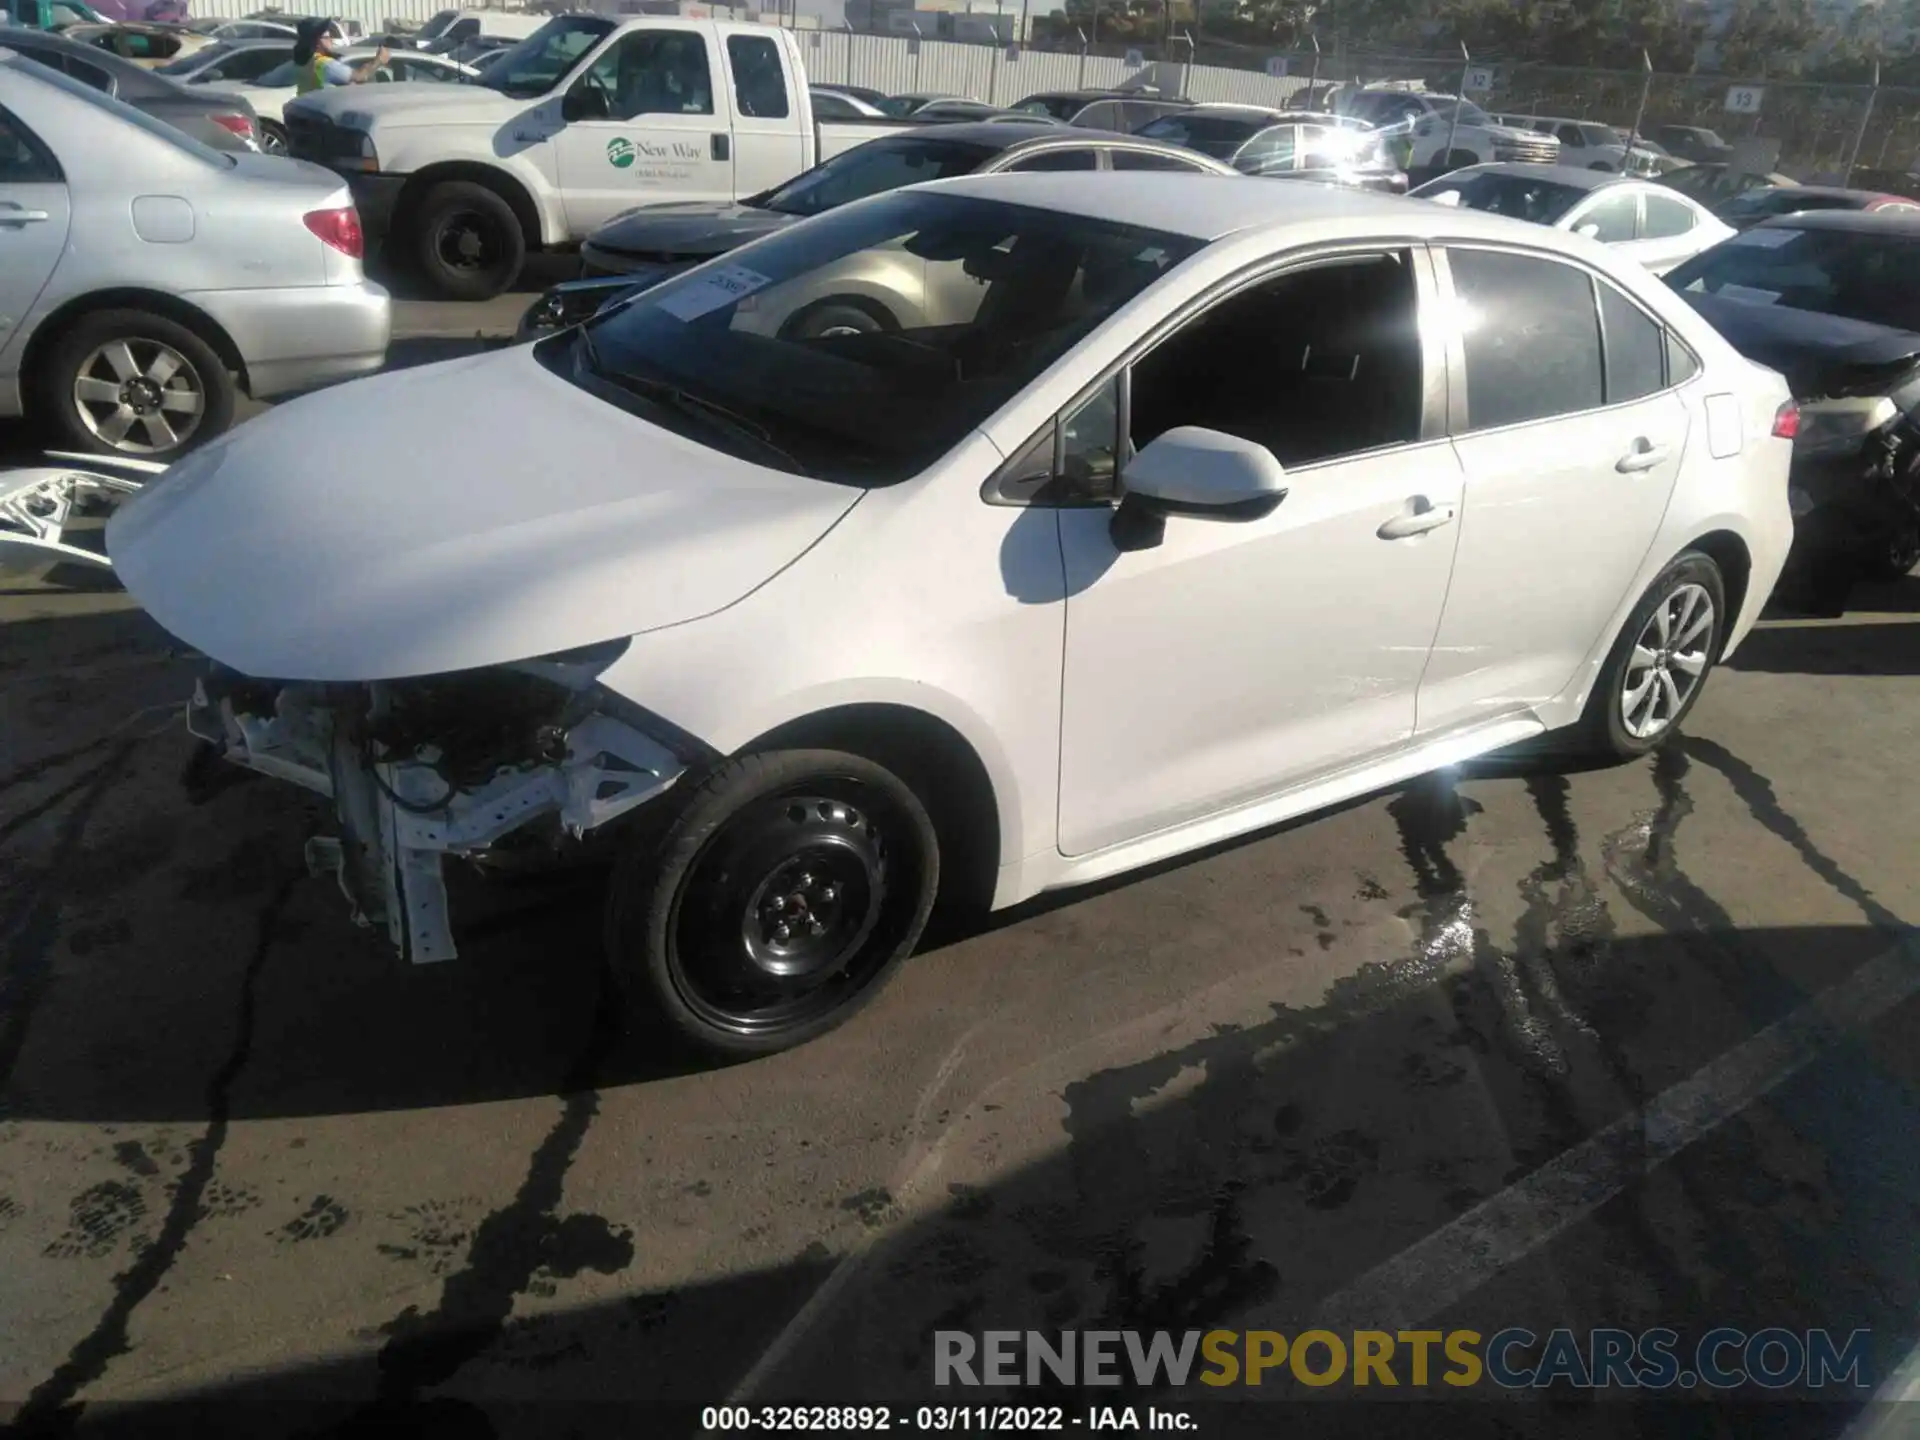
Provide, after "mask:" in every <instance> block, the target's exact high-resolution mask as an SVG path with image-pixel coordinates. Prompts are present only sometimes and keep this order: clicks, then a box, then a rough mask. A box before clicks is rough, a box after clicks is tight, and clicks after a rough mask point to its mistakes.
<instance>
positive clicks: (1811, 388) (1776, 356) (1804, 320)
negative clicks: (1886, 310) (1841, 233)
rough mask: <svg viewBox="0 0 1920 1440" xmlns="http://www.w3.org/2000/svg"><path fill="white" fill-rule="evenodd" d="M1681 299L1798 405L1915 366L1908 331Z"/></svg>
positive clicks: (1780, 309) (1713, 299)
mask: <svg viewBox="0 0 1920 1440" xmlns="http://www.w3.org/2000/svg"><path fill="white" fill-rule="evenodd" d="M1680 295H1681V298H1682V299H1684V300H1685V301H1686V302H1687V303H1688V304H1689V305H1691V306H1693V308H1694V309H1695V310H1697V311H1698V312H1699V313H1700V317H1701V318H1702V319H1703V320H1705V321H1706V322H1707V323H1708V324H1709V325H1711V326H1713V328H1714V329H1716V330H1718V331H1719V332H1720V333H1721V335H1723V336H1724V337H1725V338H1726V340H1727V343H1728V344H1730V345H1732V346H1733V348H1734V349H1736V350H1738V351H1739V352H1740V353H1741V354H1742V355H1744V356H1746V357H1747V359H1749V360H1751V361H1753V362H1754V363H1755V364H1759V365H1764V366H1766V367H1767V368H1768V369H1769V370H1778V371H1779V372H1780V373H1781V374H1782V375H1784V376H1786V377H1787V384H1788V385H1789V386H1790V387H1792V390H1793V393H1794V395H1795V396H1797V397H1798V398H1800V399H1802V400H1805V399H1810V398H1813V397H1815V396H1818V395H1822V394H1827V393H1831V392H1832V391H1834V390H1835V389H1836V388H1846V387H1850V386H1851V384H1853V383H1854V382H1855V381H1857V380H1858V378H1859V377H1860V376H1861V375H1862V373H1863V372H1870V371H1876V370H1885V369H1891V368H1893V367H1896V366H1904V365H1908V364H1911V363H1913V362H1914V361H1916V360H1920V335H1916V334H1913V333H1912V332H1910V331H1906V330H1897V329H1894V328H1892V327H1890V326H1886V325H1875V324H1872V323H1870V322H1868V321H1865V320H1848V319H1843V318H1842V317H1840V316H1837V315H1820V314H1816V313H1815V312H1814V311H1811V310H1794V309H1790V308H1788V307H1787V306H1785V305H1763V304H1758V303H1755V302H1752V301H1746V300H1728V299H1724V298H1722V297H1721V296H1717V295H1695V294H1689V293H1688V292H1686V291H1684V290H1683V291H1681V292H1680Z"/></svg>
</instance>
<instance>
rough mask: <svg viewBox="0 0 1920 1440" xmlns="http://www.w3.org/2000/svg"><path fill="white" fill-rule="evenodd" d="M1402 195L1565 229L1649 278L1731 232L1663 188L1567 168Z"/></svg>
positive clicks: (1462, 175)
mask: <svg viewBox="0 0 1920 1440" xmlns="http://www.w3.org/2000/svg"><path fill="white" fill-rule="evenodd" d="M1408 193H1409V194H1410V195H1411V196H1413V197H1414V198H1416V199H1421V200H1436V201H1438V202H1439V203H1441V204H1442V205H1455V206H1460V207H1464V208H1465V209H1469V210H1484V211H1486V212H1487V213H1489V214H1492V215H1510V216H1512V217H1513V218H1514V219H1516V220H1530V221H1532V222H1533V223H1534V224H1536V225H1551V226H1553V227H1554V228H1555V229H1559V230H1571V231H1573V232H1574V233H1576V234H1579V235H1584V236H1586V237H1587V238H1589V239H1591V240H1598V241H1600V242H1601V243H1602V244H1604V245H1611V246H1614V247H1615V248H1617V249H1618V250H1619V251H1620V253H1621V254H1623V255H1626V256H1629V257H1630V258H1632V259H1634V260H1636V261H1638V262H1639V263H1640V264H1642V265H1644V266H1646V267H1647V269H1649V270H1651V271H1652V272H1653V273H1654V274H1655V275H1664V274H1666V272H1667V271H1669V270H1671V269H1672V268H1673V267H1674V266H1676V265H1678V264H1679V263H1680V262H1681V261H1683V260H1691V259H1692V258H1693V257H1694V256H1696V255H1698V254H1700V253H1701V252H1702V251H1704V250H1711V249H1712V248H1713V247H1714V246H1715V245H1718V244H1719V243H1720V242H1721V241H1722V240H1725V239H1726V238H1727V237H1728V236H1729V235H1731V234H1733V233H1734V231H1733V227H1732V226H1731V225H1729V224H1727V223H1726V222H1725V221H1724V220H1721V219H1720V218H1718V217H1717V216H1715V215H1714V214H1713V212H1712V211H1710V210H1708V209H1707V208H1706V207H1705V206H1703V205H1701V204H1699V203H1698V202H1697V201H1695V200H1692V199H1689V198H1688V197H1687V196H1685V195H1682V194H1680V193H1679V192H1678V191H1676V190H1672V189H1669V188H1668V187H1667V186H1665V185H1658V184H1655V183H1654V182H1652V181H1650V180H1633V179H1627V178H1625V177H1623V176H1619V175H1612V174H1608V173H1606V172H1604V171H1600V170H1587V169H1582V168H1580V167H1579V166H1573V165H1469V166H1467V167H1466V168H1465V169H1463V170H1455V171H1453V172H1452V173H1451V174H1447V175H1442V176H1441V177H1440V178H1439V179H1438V180H1429V181H1428V182H1427V183H1426V184H1424V185H1422V186H1419V187H1418V188H1417V189H1414V190H1411V191H1409V192H1408Z"/></svg>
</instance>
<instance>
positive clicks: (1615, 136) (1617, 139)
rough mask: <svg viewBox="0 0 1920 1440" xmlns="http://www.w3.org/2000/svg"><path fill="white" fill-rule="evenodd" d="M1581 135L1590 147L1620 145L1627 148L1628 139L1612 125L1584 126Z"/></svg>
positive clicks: (1581, 128)
mask: <svg viewBox="0 0 1920 1440" xmlns="http://www.w3.org/2000/svg"><path fill="white" fill-rule="evenodd" d="M1580 133H1581V135H1583V136H1584V137H1585V138H1586V142H1587V144H1589V145H1618V146H1621V147H1623V148H1624V147H1625V145H1626V143H1627V137H1626V136H1624V135H1622V134H1621V133H1620V132H1619V131H1618V130H1616V129H1614V128H1613V127H1612V126H1611V125H1582V126H1581V127H1580Z"/></svg>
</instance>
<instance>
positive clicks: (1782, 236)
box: [1727, 230, 1806, 250]
mask: <svg viewBox="0 0 1920 1440" xmlns="http://www.w3.org/2000/svg"><path fill="white" fill-rule="evenodd" d="M1805 233H1806V232H1805V231H1803V230H1742V231H1741V232H1740V233H1739V234H1738V235H1735V236H1734V237H1733V238H1732V239H1731V240H1729V241H1728V242H1727V243H1728V244H1729V245H1758V246H1759V247H1760V248H1761V249H1762V250H1778V249H1779V248H1780V247H1781V246H1782V245H1791V244H1792V243H1793V242H1794V241H1796V240H1798V239H1799V238H1800V237H1801V236H1802V235H1803V234H1805Z"/></svg>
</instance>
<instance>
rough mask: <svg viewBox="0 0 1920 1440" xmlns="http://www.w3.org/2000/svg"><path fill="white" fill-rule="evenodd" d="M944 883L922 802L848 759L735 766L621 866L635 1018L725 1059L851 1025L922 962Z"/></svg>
mask: <svg viewBox="0 0 1920 1440" xmlns="http://www.w3.org/2000/svg"><path fill="white" fill-rule="evenodd" d="M939 885H940V847H939V842H938V840H937V838H936V836H935V832H934V827H933V822H932V820H931V818H930V817H929V816H928V814H927V809H926V806H925V805H924V804H922V803H921V801H920V798H919V797H918V796H917V795H915V794H914V792H913V791H912V790H911V789H910V788H909V787H908V786H907V784H906V783H905V782H904V781H902V780H901V779H900V778H899V777H898V776H897V775H895V774H894V773H893V772H892V771H891V770H888V769H886V768H885V767H883V766H881V765H878V764H875V763H874V762H873V761H871V760H868V759H865V758H864V757H862V756H858V755H851V754H847V753H845V752H842V751H836V750H770V751H766V752H763V753H758V754H749V755H740V756H735V757H734V758H733V759H730V760H727V761H724V762H723V763H721V764H720V765H719V766H718V767H716V768H715V769H714V770H713V771H712V772H711V773H709V774H708V775H707V776H706V778H705V779H703V780H701V781H700V782H699V783H698V784H697V785H696V786H695V788H694V789H693V791H692V793H690V794H689V795H687V796H686V797H685V799H684V800H683V801H682V803H681V806H680V809H679V812H678V814H677V815H676V816H675V817H674V819H673V821H672V824H671V826H670V827H669V828H668V829H667V831H666V834H665V836H664V837H663V838H662V839H660V840H659V841H658V843H657V844H651V843H645V842H641V843H636V844H635V845H634V846H633V847H631V848H630V849H629V850H628V851H627V853H626V854H625V855H623V856H622V858H621V859H620V861H619V863H618V866H617V868H616V870H615V872H614V876H613V882H612V885H611V888H610V889H609V892H608V897H607V916H606V940H607V954H608V958H609V961H610V963H611V969H612V973H613V977H614V981H615V984H616V985H617V986H618V987H619V989H620V990H621V992H622V994H623V996H624V997H625V999H626V1002H627V1010H628V1014H629V1017H630V1019H631V1020H633V1021H635V1022H637V1023H638V1024H639V1025H640V1026H643V1027H650V1028H654V1029H660V1028H664V1029H665V1030H666V1031H667V1032H669V1034H670V1035H671V1036H672V1037H673V1038H675V1039H677V1040H678V1041H679V1042H680V1043H681V1045H682V1046H683V1047H685V1048H688V1049H691V1050H693V1051H695V1052H698V1053H700V1054H702V1055H705V1056H707V1057H711V1058H718V1059H743V1058H746V1057H749V1056H755V1055H770V1054H773V1053H774V1052H776V1051H780V1050H786V1049H789V1048H791V1047H793V1046H795V1045H799V1044H803V1043H804V1042H806V1041H808V1040H811V1039H813V1038H815V1037H816V1036H819V1035H823V1034H825V1033H826V1032H827V1031H829V1030H831V1029H833V1028H834V1027H836V1026H838V1025H840V1024H843V1023H844V1022H845V1021H846V1020H848V1019H849V1018H851V1017H852V1016H853V1015H854V1014H856V1013H857V1012H858V1011H859V1010H860V1008H861V1007H862V1006H863V1005H865V1004H866V1003H867V1002H868V1001H870V1000H872V999H873V997H874V996H875V995H877V994H878V993H879V992H880V990H881V988H882V987H883V986H884V985H885V984H886V982H887V981H888V980H889V979H890V978H891V977H892V976H893V973H894V972H895V971H896V970H897V969H898V968H899V966H900V964H901V963H902V962H903V961H904V960H905V959H906V958H907V956H908V955H909V954H911V953H912V951H913V947H914V946H915V944H917V943H918V941H919V939H920V935H921V932H922V931H923V930H924V929H925V927H926V923H927V917H928V915H929V913H930V912H931V911H932V909H933V901H934V897H935V895H936V893H937V892H938V890H939Z"/></svg>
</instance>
